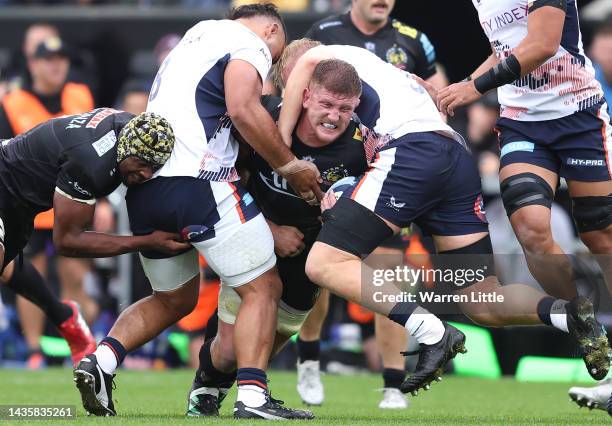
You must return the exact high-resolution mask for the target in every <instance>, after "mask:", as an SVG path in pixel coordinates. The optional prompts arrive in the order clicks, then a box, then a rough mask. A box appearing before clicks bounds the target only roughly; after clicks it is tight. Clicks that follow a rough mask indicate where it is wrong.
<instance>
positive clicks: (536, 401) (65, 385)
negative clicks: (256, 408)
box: [0, 369, 612, 425]
mask: <svg viewBox="0 0 612 426" xmlns="http://www.w3.org/2000/svg"><path fill="white" fill-rule="evenodd" d="M192 377H193V373H192V372H191V371H188V370H171V371H120V372H119V374H118V375H117V379H116V383H117V389H116V390H115V392H114V394H113V397H114V399H115V400H116V401H117V402H116V404H115V406H116V409H117V412H118V416H117V417H115V418H97V417H87V416H85V412H84V410H83V408H82V407H81V404H80V397H79V394H78V391H77V390H76V387H75V386H74V384H73V382H72V372H71V371H70V370H68V369H49V370H43V371H22V370H0V404H73V405H76V407H77V418H76V419H73V420H71V421H69V422H68V421H61V420H49V421H46V420H45V421H43V420H40V421H37V422H35V423H34V424H46V423H49V424H54V425H59V424H74V423H82V424H84V423H95V424H122V425H123V424H164V425H169V424H179V423H180V424H192V425H196V424H203V423H205V424H219V425H221V424H241V425H245V424H258V425H261V424H263V422H262V421H254V422H245V421H235V420H233V419H232V417H231V409H232V406H233V401H234V398H235V392H234V391H232V393H231V394H230V395H229V396H228V398H227V400H226V402H225V404H224V406H223V407H222V412H221V417H220V418H216V419H191V418H185V417H184V412H185V408H186V398H187V391H188V389H189V387H190V385H191V380H192ZM269 378H270V389H271V390H272V393H273V395H274V397H276V398H280V399H283V400H284V401H286V404H287V405H288V406H290V407H296V408H298V407H302V403H301V401H300V400H299V397H298V395H297V393H296V391H295V380H296V379H295V374H293V373H287V372H272V373H271V374H270V375H269ZM323 382H324V385H325V393H326V400H325V404H324V405H323V406H322V407H312V410H313V411H314V413H315V415H316V416H317V419H316V420H314V421H311V422H308V424H310V425H315V424H322V425H330V424H331V425H336V424H338V425H339V424H343V425H344V424H346V425H354V424H363V425H373V424H376V425H378V424H389V425H396V424H400V423H410V424H427V425H432V424H436V425H438V424H440V425H441V424H445V425H463V424H484V425H492V424H506V425H507V424H529V425H532V424H542V425H564V424H567V425H585V424H610V420H612V419H611V418H610V417H609V416H608V414H607V413H605V412H604V411H601V410H593V411H590V412H589V411H588V410H587V409H585V408H583V409H578V407H577V406H576V405H575V404H574V403H570V402H569V397H568V396H567V390H568V387H569V386H568V385H567V384H558V383H519V382H516V381H514V380H513V379H502V380H494V381H490V380H481V379H468V378H461V377H453V376H446V377H445V378H444V381H442V382H441V383H435V384H433V385H432V388H431V390H430V391H428V392H423V391H421V392H420V393H419V395H418V396H417V397H414V398H413V397H410V408H409V409H407V410H400V411H394V410H380V409H378V408H377V404H378V402H379V401H380V398H381V396H382V394H381V393H380V392H376V391H375V390H376V389H377V388H380V387H381V384H382V379H381V377H380V376H379V375H358V376H351V377H348V376H331V375H327V376H324V377H323ZM1 423H5V422H1ZM13 423H15V424H21V425H23V424H26V423H28V424H30V423H32V422H31V421H26V422H24V421H18V422H13ZM5 424H6V423H5Z"/></svg>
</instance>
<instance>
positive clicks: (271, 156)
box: [232, 103, 295, 169]
mask: <svg viewBox="0 0 612 426" xmlns="http://www.w3.org/2000/svg"><path fill="white" fill-rule="evenodd" d="M232 122H233V123H234V126H236V129H238V131H239V132H240V134H241V135H242V137H243V138H244V140H245V141H246V142H247V143H248V144H249V145H250V146H252V147H253V149H254V150H255V151H257V153H258V154H259V155H261V157H262V158H263V159H264V160H266V162H267V163H268V164H269V165H270V166H271V167H272V168H274V169H277V168H279V167H281V166H284V165H285V164H287V163H289V162H290V161H291V160H292V159H293V158H294V157H295V156H294V155H293V153H292V152H291V151H290V150H289V148H288V147H287V145H285V144H284V143H283V141H282V139H281V137H280V134H279V133H278V129H277V128H276V125H275V124H274V121H273V120H272V118H271V117H270V114H268V112H267V111H266V110H265V109H264V108H263V106H261V104H260V103H257V104H253V105H251V106H247V107H246V108H244V110H241V111H237V112H236V113H235V114H234V115H233V116H232Z"/></svg>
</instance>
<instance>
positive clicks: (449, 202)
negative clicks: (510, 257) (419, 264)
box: [414, 139, 488, 251]
mask: <svg viewBox="0 0 612 426" xmlns="http://www.w3.org/2000/svg"><path fill="white" fill-rule="evenodd" d="M438 144H439V145H440V148H439V151H440V153H439V156H442V155H444V156H445V157H446V159H445V162H446V163H448V164H449V165H448V167H447V169H446V170H444V169H443V170H442V171H439V172H438V174H439V175H440V178H439V180H438V181H437V182H435V185H434V186H433V187H432V189H431V192H432V193H435V197H436V198H435V203H433V204H432V205H431V206H430V207H429V208H428V209H427V210H425V211H424V212H422V213H421V214H420V215H419V216H418V217H416V218H415V220H414V222H415V223H416V224H417V225H418V226H419V227H420V228H421V229H422V230H423V232H424V233H425V234H428V235H434V236H436V240H435V241H436V244H437V246H438V250H442V251H444V250H452V249H454V248H456V247H457V246H461V245H462V244H464V243H465V244H466V245H467V244H470V243H471V242H473V241H474V240H475V239H478V237H470V235H472V234H474V235H476V236H477V235H481V236H482V235H485V234H486V233H488V222H487V219H486V213H485V208H484V201H483V196H482V187H481V180H480V175H479V174H478V168H477V166H476V162H475V161H474V158H473V157H472V155H471V154H470V153H469V152H468V151H467V150H466V149H465V148H464V147H463V146H462V145H460V144H459V143H457V142H455V141H453V140H449V139H446V140H443V141H439V142H438ZM442 144H443V145H442ZM442 148H443V150H442ZM440 237H449V238H446V239H444V240H441V238H440ZM466 239H467V240H469V241H467V242H466V241H464V240H466ZM442 241H444V242H442Z"/></svg>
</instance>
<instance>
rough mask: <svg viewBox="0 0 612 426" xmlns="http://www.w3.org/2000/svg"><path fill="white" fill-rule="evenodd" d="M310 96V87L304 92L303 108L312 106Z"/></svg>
mask: <svg viewBox="0 0 612 426" xmlns="http://www.w3.org/2000/svg"><path fill="white" fill-rule="evenodd" d="M310 98H311V92H310V89H308V87H306V88H305V89H304V94H303V95H302V108H308V107H309V106H310Z"/></svg>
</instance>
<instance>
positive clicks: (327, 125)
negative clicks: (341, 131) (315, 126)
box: [321, 123, 338, 130]
mask: <svg viewBox="0 0 612 426" xmlns="http://www.w3.org/2000/svg"><path fill="white" fill-rule="evenodd" d="M321 126H323V128H324V129H328V130H336V129H337V128H338V126H336V125H335V124H332V123H321Z"/></svg>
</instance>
